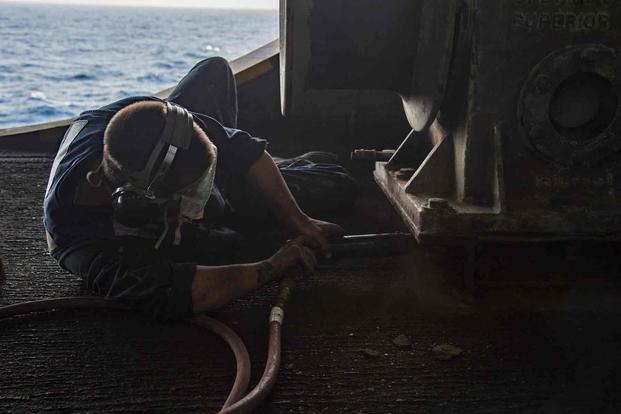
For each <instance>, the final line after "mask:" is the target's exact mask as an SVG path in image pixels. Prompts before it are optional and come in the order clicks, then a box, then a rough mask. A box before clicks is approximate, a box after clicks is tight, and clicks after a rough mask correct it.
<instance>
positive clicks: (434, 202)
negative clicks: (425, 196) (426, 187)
mask: <svg viewBox="0 0 621 414" xmlns="http://www.w3.org/2000/svg"><path fill="white" fill-rule="evenodd" d="M427 207H428V208H433V209H435V208H446V207H449V202H448V200H447V199H445V198H430V199H429V200H427Z"/></svg>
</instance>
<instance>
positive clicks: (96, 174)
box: [86, 164, 104, 188]
mask: <svg viewBox="0 0 621 414" xmlns="http://www.w3.org/2000/svg"><path fill="white" fill-rule="evenodd" d="M86 181H87V182H88V183H89V184H90V185H91V187H95V188H99V187H101V186H102V184H103V183H104V176H103V169H102V167H101V164H99V166H98V167H97V168H95V169H94V170H91V171H89V172H87V173H86Z"/></svg>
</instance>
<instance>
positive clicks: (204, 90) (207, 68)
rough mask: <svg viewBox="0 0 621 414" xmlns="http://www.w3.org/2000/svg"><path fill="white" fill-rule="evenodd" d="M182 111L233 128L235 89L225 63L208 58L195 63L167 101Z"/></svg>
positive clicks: (234, 122)
mask: <svg viewBox="0 0 621 414" xmlns="http://www.w3.org/2000/svg"><path fill="white" fill-rule="evenodd" d="M167 99H168V100H169V101H171V102H174V103H176V104H179V105H181V106H183V107H184V108H186V109H188V110H190V111H192V112H198V113H201V114H205V115H207V116H210V117H212V118H214V119H215V120H217V121H218V122H220V123H221V124H222V125H223V126H225V127H227V128H237V86H236V85H235V76H234V75H233V72H232V71H231V68H230V66H229V64H228V62H227V61H226V60H225V59H223V58H221V57H211V58H207V59H205V60H202V61H200V62H198V63H197V64H196V65H194V67H193V68H192V69H191V70H190V72H188V74H187V75H185V76H184V77H183V79H181V81H180V82H179V84H178V85H177V86H176V87H175V89H174V90H173V91H172V92H171V93H170V95H169V96H168V98H167Z"/></svg>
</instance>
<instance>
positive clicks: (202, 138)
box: [102, 101, 215, 192]
mask: <svg viewBox="0 0 621 414" xmlns="http://www.w3.org/2000/svg"><path fill="white" fill-rule="evenodd" d="M165 124H166V105H165V104H164V103H162V102H159V101H141V102H136V103H134V104H131V105H129V106H127V107H125V108H123V109H122V110H120V111H119V112H117V113H116V115H114V117H112V119H111V120H110V123H109V124H108V126H107V127H106V130H105V132H104V140H103V144H104V148H103V162H102V167H103V172H104V175H105V176H106V179H107V180H108V181H109V182H110V183H111V184H112V185H113V186H116V187H119V186H122V185H123V184H125V183H127V181H128V178H129V175H128V174H127V173H128V172H136V171H141V170H142V169H144V167H145V165H146V163H147V160H148V159H149V156H150V155H151V152H152V150H153V148H154V147H155V145H156V144H157V142H158V140H159V139H160V136H161V134H162V131H163V130H164V125H165ZM214 157H215V152H214V150H213V144H211V141H209V138H208V137H207V135H206V134H205V133H204V132H203V130H202V129H201V128H200V127H199V126H198V125H197V124H196V122H195V123H194V132H193V134H192V141H191V142H190V148H189V149H188V150H179V151H178V152H177V155H176V157H175V161H174V162H173V164H172V166H171V168H170V170H169V171H168V173H167V174H166V177H165V179H164V180H163V181H162V188H163V189H164V190H165V191H169V192H173V191H175V190H177V189H179V188H181V187H183V186H184V185H187V184H189V183H191V182H192V181H194V180H197V179H198V178H199V177H200V176H201V175H202V174H203V172H204V171H206V170H207V168H208V167H209V166H210V165H211V164H212V163H213V161H214ZM157 165H158V164H157V163H156V165H155V168H157Z"/></svg>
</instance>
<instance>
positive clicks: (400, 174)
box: [397, 168, 416, 180]
mask: <svg viewBox="0 0 621 414" xmlns="http://www.w3.org/2000/svg"><path fill="white" fill-rule="evenodd" d="M415 172H416V170H415V169H414V168H400V169H399V171H397V178H398V179H400V180H408V179H410V177H411V176H413V175H414V173H415Z"/></svg>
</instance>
